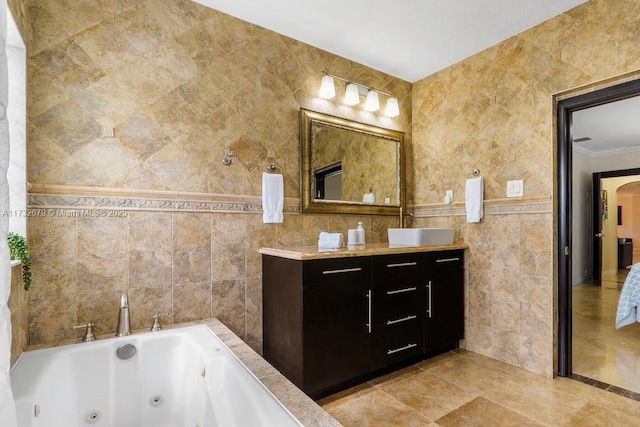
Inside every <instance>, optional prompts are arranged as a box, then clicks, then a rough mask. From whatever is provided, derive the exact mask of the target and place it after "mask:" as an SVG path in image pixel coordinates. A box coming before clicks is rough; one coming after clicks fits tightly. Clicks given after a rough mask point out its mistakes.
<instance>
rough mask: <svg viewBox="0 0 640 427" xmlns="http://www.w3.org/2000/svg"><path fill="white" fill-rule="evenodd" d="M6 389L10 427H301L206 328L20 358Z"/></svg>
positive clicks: (30, 353) (37, 352)
mask: <svg viewBox="0 0 640 427" xmlns="http://www.w3.org/2000/svg"><path fill="white" fill-rule="evenodd" d="M125 344H132V345H133V346H135V348H136V350H137V351H136V354H135V355H134V356H133V357H132V358H130V359H128V360H121V359H119V358H118V357H117V356H116V351H117V349H118V348H119V347H120V346H122V345H125ZM11 385H12V389H13V395H14V398H15V401H16V408H17V411H18V427H40V426H42V427H81V426H82V427H84V426H88V425H91V426H104V427H216V426H224V427H229V426H243V427H244V426H252V427H253V426H283V427H284V426H301V425H302V424H300V423H299V422H298V421H297V420H296V419H295V418H294V417H293V415H291V413H290V412H289V411H288V410H287V409H286V408H285V407H284V406H282V404H281V403H280V402H279V401H278V400H277V399H276V398H275V397H274V396H273V395H272V394H271V393H270V392H269V391H268V390H267V389H266V388H265V387H264V386H263V385H262V383H260V381H258V379H257V378H256V377H255V376H254V375H253V374H252V373H251V372H250V371H249V370H248V369H247V368H246V367H245V366H244V365H243V364H242V362H240V361H239V360H238V359H237V358H236V357H235V355H234V354H233V353H232V352H231V351H229V349H228V348H227V347H226V346H225V345H224V344H223V343H222V341H220V339H219V338H218V337H217V336H216V335H215V334H214V333H213V332H212V331H211V330H210V329H209V328H208V327H207V326H206V325H199V326H189V327H185V328H179V329H172V330H164V331H159V332H153V333H144V334H136V335H130V336H128V337H122V338H112V339H105V340H98V341H94V342H91V343H81V344H73V345H68V346H61V347H55V348H50V349H45V350H34V351H28V352H25V353H24V354H23V355H22V356H21V357H20V359H18V362H17V363H16V364H15V366H14V367H13V369H12V370H11Z"/></svg>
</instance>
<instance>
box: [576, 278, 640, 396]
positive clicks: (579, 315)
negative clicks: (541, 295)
mask: <svg viewBox="0 0 640 427" xmlns="http://www.w3.org/2000/svg"><path fill="white" fill-rule="evenodd" d="M624 277H625V274H622V275H619V276H611V277H610V278H607V280H609V281H611V282H616V283H621V282H623V281H624ZM572 292H573V296H572V306H573V311H572V322H573V328H572V335H573V340H572V347H573V355H572V369H573V372H574V373H576V374H580V375H582V376H585V377H587V378H592V379H595V380H598V381H601V382H604V383H607V384H611V385H615V386H618V387H622V388H624V389H627V390H631V391H635V392H640V323H638V324H632V325H628V326H625V327H623V328H620V329H615V316H616V309H617V303H618V298H619V295H620V290H619V289H617V288H615V287H613V288H607V287H605V286H596V285H593V284H581V285H576V286H574V287H573V288H572Z"/></svg>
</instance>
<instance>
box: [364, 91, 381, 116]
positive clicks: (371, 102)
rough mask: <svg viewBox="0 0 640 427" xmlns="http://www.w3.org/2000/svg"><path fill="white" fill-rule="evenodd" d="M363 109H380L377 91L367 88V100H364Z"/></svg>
mask: <svg viewBox="0 0 640 427" xmlns="http://www.w3.org/2000/svg"><path fill="white" fill-rule="evenodd" d="M364 109H365V110H367V111H372V112H373V111H378V110H379V109H380V100H379V99H378V92H376V91H375V90H371V89H369V92H367V100H366V101H365V102H364Z"/></svg>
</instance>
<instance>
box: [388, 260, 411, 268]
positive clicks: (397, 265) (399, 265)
mask: <svg viewBox="0 0 640 427" xmlns="http://www.w3.org/2000/svg"><path fill="white" fill-rule="evenodd" d="M414 265H418V263H417V262H415V261H414V262H400V263H398V264H387V267H389V268H393V267H411V266H414Z"/></svg>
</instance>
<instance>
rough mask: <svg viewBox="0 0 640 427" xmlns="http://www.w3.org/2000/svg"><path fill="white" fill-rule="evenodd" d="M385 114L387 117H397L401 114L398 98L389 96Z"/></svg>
mask: <svg viewBox="0 0 640 427" xmlns="http://www.w3.org/2000/svg"><path fill="white" fill-rule="evenodd" d="M384 115H385V116H387V117H396V116H399V115H400V107H399V106H398V98H389V99H388V100H387V107H386V108H385V109H384Z"/></svg>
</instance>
